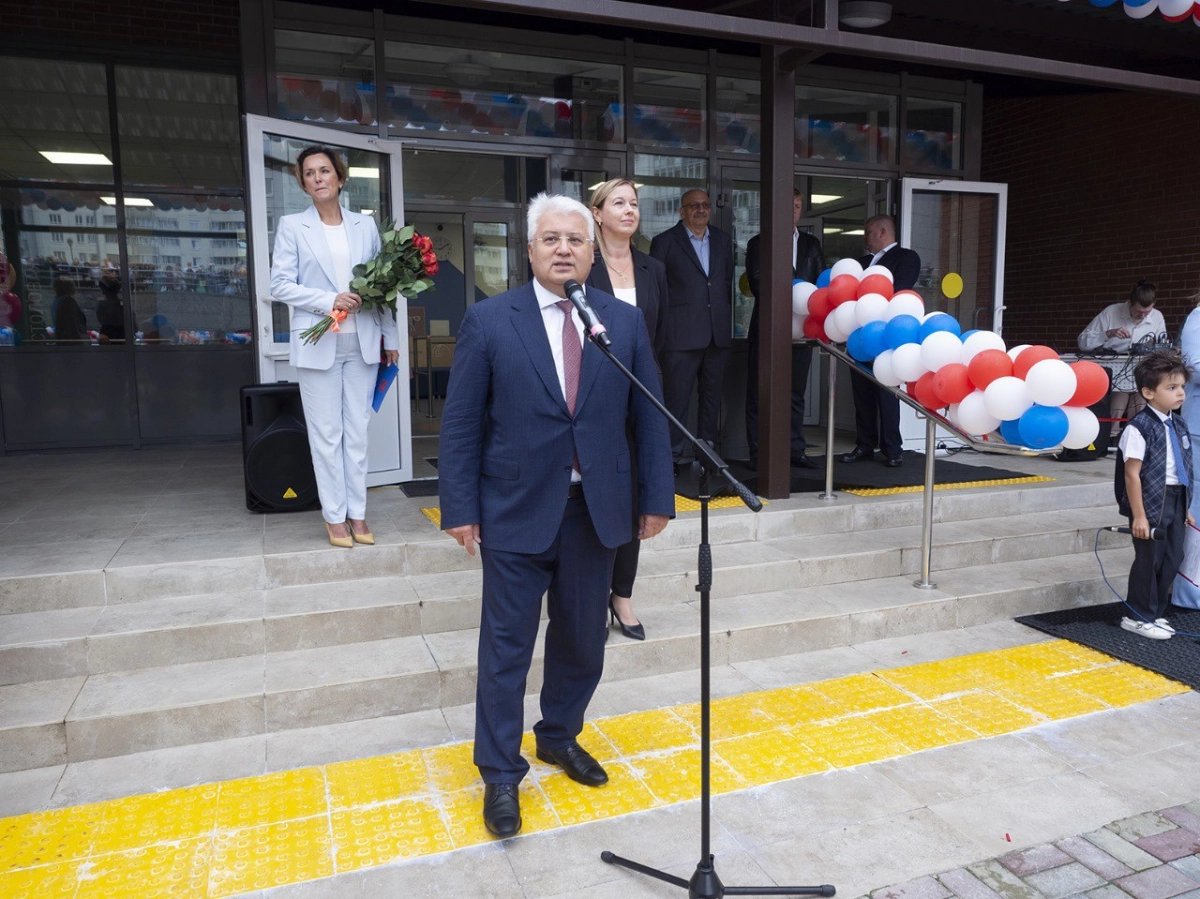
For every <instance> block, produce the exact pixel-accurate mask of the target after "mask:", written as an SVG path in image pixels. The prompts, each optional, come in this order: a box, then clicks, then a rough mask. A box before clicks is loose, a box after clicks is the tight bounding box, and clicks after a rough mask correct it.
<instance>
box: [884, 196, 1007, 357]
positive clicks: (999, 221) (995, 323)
mask: <svg viewBox="0 0 1200 899" xmlns="http://www.w3.org/2000/svg"><path fill="white" fill-rule="evenodd" d="M900 188H901V199H900V235H901V236H900V244H901V246H904V247H908V245H909V239H910V235H911V234H912V209H913V194H914V193H915V192H917V191H920V192H922V193H937V192H939V191H940V192H944V193H961V194H992V195H994V196H995V197H996V278H995V284H994V285H993V287H994V294H993V295H994V296H995V301H994V302H993V304H992V330H993V331H995V332H996V333H997V334H1002V333H1003V332H1002V330H1001V328H1002V326H1003V324H1004V242H1005V231H1006V229H1007V227H1008V185H1007V184H1001V183H999V182H994V181H950V180H947V179H945V178H933V179H928V178H901V179H900ZM973 326H974V325H972V327H973Z"/></svg>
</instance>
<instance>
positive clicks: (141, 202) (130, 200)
mask: <svg viewBox="0 0 1200 899" xmlns="http://www.w3.org/2000/svg"><path fill="white" fill-rule="evenodd" d="M100 199H101V200H103V201H104V202H105V203H107V204H108V205H109V206H116V205H117V198H116V197H101V198H100ZM125 205H126V206H153V205H154V203H153V202H151V201H150V200H147V199H146V198H145V197H126V198H125Z"/></svg>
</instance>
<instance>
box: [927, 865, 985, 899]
mask: <svg viewBox="0 0 1200 899" xmlns="http://www.w3.org/2000/svg"><path fill="white" fill-rule="evenodd" d="M938 880H940V881H941V882H942V885H943V886H945V887H946V888H947V889H948V890H950V892H952V893H953V894H954V895H955V896H957V897H958V899H999V894H998V893H997V892H996V891H995V890H993V889H992V888H991V887H988V886H986V885H984V884H983V882H982V881H980V879H979V878H978V877H976V876H975V875H974V874H972V873H971V872H970V871H968V870H967V869H966V868H955V869H954V870H953V871H946V872H945V873H944V874H939V875H938Z"/></svg>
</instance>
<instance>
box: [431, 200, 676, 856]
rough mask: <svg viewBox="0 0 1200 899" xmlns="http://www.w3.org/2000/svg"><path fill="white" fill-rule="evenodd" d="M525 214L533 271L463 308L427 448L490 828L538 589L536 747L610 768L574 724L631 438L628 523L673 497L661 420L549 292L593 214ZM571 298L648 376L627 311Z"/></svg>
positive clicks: (581, 274)
mask: <svg viewBox="0 0 1200 899" xmlns="http://www.w3.org/2000/svg"><path fill="white" fill-rule="evenodd" d="M528 227H529V230H528V234H529V262H530V265H531V267H532V269H533V277H534V280H533V282H531V283H530V284H527V285H525V286H524V287H521V288H518V289H516V290H511V291H508V292H507V293H502V294H499V295H497V296H494V297H492V298H490V299H487V300H484V301H483V302H480V303H476V304H475V305H473V306H471V307H469V308H468V309H467V312H466V315H465V316H464V317H463V321H462V325H461V327H460V328H459V331H458V340H457V344H456V346H455V351H454V364H453V366H452V367H451V369H450V381H449V387H448V391H447V396H446V406H445V411H444V412H443V415H442V430H441V440H440V444H439V450H438V476H439V495H440V500H441V513H442V528H443V529H444V530H445V531H446V532H447V533H449V534H450V535H451V536H452V537H454V539H455V540H457V541H458V543H459V544H460V545H462V546H465V547H466V549H467V552H469V553H470V554H471V555H474V554H475V547H476V545H478V546H479V547H480V553H481V556H482V562H483V614H482V620H481V624H480V631H479V673H478V680H477V685H476V705H475V764H476V765H477V766H478V767H479V772H480V775H481V776H482V777H483V781H484V784H485V788H484V802H483V819H484V823H485V824H486V825H487V828H488V830H489V831H491V832H492V833H493V834H495V835H496V836H501V837H505V836H511V835H513V834H515V833H517V832H518V831H519V830H520V828H521V813H520V800H519V792H518V786H517V785H518V784H519V783H520V781H521V779H522V778H523V777H524V776H525V773H526V772H527V771H528V770H529V763H528V762H526V761H525V759H524V758H522V756H521V731H522V729H523V727H524V719H523V700H524V697H525V680H526V675H527V674H528V671H529V665H530V662H531V660H532V658H533V650H534V644H535V643H536V640H537V632H538V623H539V618H540V615H541V607H542V596H543V595H546V596H547V598H548V605H547V609H548V613H549V625H548V628H547V631H546V646H545V671H544V678H543V685H542V693H541V711H542V719H541V720H540V721H539V722H538V723H537V724H535V725H534V728H533V732H534V736H535V738H536V741H537V757H538V758H539V759H540V760H541V761H543V762H547V763H550V764H553V765H558V766H560V767H562V768H563V770H564V771H565V772H566V774H567V775H568V776H569V777H571V778H572V779H574V780H577V781H579V782H580V783H583V784H587V785H589V786H601V785H603V784H604V783H606V782H607V781H608V775H607V774H606V773H605V771H604V769H603V768H602V767H601V766H600V764H599V763H598V762H597V761H596V760H595V759H594V758H592V756H591V755H589V754H588V753H587V751H586V750H584V749H583V748H582V747H581V746H580V745H579V744H578V742H576V738H577V737H578V735H579V733H580V731H581V730H582V729H583V718H584V713H585V711H586V710H587V706H588V703H589V702H590V700H591V698H592V693H593V692H594V691H595V689H596V685H597V683H599V681H600V675H601V673H602V671H603V668H604V638H605V635H606V633H607V629H606V620H605V617H606V613H607V603H608V587H609V582H610V580H611V576H612V565H613V557H614V555H615V552H616V548H617V547H618V546H620V545H621V544H623V543H627V542H628V541H629V540H630V539H632V537H633V520H634V515H633V483H632V475H631V474H630V472H631V462H632V460H631V455H632V453H633V452H635V451H636V452H637V454H638V456H637V466H636V470H637V472H638V487H639V492H638V496H639V502H640V510H639V511H640V513H641V514H640V518H639V519H638V536H639V537H641V538H642V539H643V540H644V539H648V538H650V537H653V536H654V535H655V534H657V533H658V532H659V531H661V530H662V529H663V528H664V527H665V526H666V524H667V520H668V519H669V518H670V517H672V516H673V515H674V513H675V497H674V483H673V480H672V477H671V452H670V445H669V443H668V438H667V427H666V422H665V421H664V419H663V418H662V416H661V415H660V414H659V413H658V411H657V410H656V409H654V407H653V406H651V405H650V403H649V401H648V400H646V399H645V397H643V396H642V395H641V394H640V393H638V392H636V391H635V390H634V389H633V388H632V386H631V385H630V384H629V382H628V381H627V380H626V378H625V376H624V375H623V374H621V372H620V371H619V370H618V369H617V368H616V366H614V365H612V364H611V363H610V362H609V361H608V360H607V359H605V358H604V357H603V355H602V354H601V352H600V351H599V350H598V349H597V348H596V347H595V346H593V345H591V344H589V343H588V342H587V341H584V340H583V325H582V322H580V320H579V315H578V313H577V312H574V311H573V310H572V307H571V304H570V302H569V301H568V300H566V299H565V296H566V292H565V287H564V285H565V284H566V282H568V281H571V280H574V281H578V282H579V283H581V284H582V283H584V282H585V281H586V280H587V276H588V272H589V271H590V270H591V266H592V242H593V238H594V232H593V227H594V226H593V220H592V216H591V214H590V213H589V212H588V210H587V208H586V207H584V206H583V205H582V204H580V203H578V202H576V201H575V200H571V199H569V198H567V197H562V196H547V195H545V194H542V195H539V196H538V197H537V198H535V199H534V200H533V202H532V203H531V204H530V206H529V213H528ZM587 299H588V303H589V304H590V305H591V306H592V307H593V309H595V311H596V313H597V315H598V316H599V318H600V320H601V321H602V322H604V324H605V325H606V326H607V329H608V333H609V335H610V336H611V338H612V350H613V353H614V354H615V355H616V356H617V358H618V359H620V360H621V362H623V363H624V364H625V366H626V367H627V368H629V369H630V370H631V371H632V372H633V373H634V374H635V375H637V377H638V378H639V379H640V380H641V381H642V382H643V383H644V384H646V385H647V386H648V387H650V389H651V390H653V391H656V392H657V390H658V372H657V367H656V365H655V361H654V354H653V352H652V350H651V346H650V338H649V335H648V334H647V332H646V324H645V320H644V318H643V316H642V314H641V312H640V311H639V310H638V309H636V308H635V307H633V306H629V305H626V304H625V303H622V302H621V301H620V300H618V299H616V298H615V297H612V296H609V295H608V294H605V293H602V292H601V291H599V290H596V289H595V288H592V289H591V290H588V291H587ZM627 423H628V424H629V425H630V426H631V428H632V433H633V435H634V443H633V445H632V446H631V445H630V444H629V443H628V441H627V440H626V426H627Z"/></svg>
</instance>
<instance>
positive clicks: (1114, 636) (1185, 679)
mask: <svg viewBox="0 0 1200 899" xmlns="http://www.w3.org/2000/svg"><path fill="white" fill-rule="evenodd" d="M1127 614H1129V610H1128V609H1127V607H1126V606H1125V604H1124V603H1119V602H1110V603H1106V604H1105V605H1102V606H1084V607H1083V608H1079V609H1063V610H1062V611H1061V612H1045V613H1043V614H1041V615H1023V616H1021V617H1020V618H1018V619H1016V620H1017V621H1019V622H1020V623H1021V624H1024V625H1028V626H1029V627H1032V628H1036V629H1037V630H1039V631H1042V632H1043V633H1046V634H1049V635H1050V636H1052V637H1060V638H1062V639H1063V640H1070V641H1072V642H1073V643H1082V644H1083V645H1084V646H1090V647H1091V648H1092V649H1095V650H1097V651H1099V652H1102V653H1104V654H1105V655H1110V656H1112V657H1113V658H1116V659H1120V660H1121V661H1123V662H1130V663H1132V664H1134V665H1138V666H1140V667H1142V668H1148V669H1149V670H1151V671H1154V672H1156V673H1158V674H1161V675H1162V676H1163V677H1169V678H1171V680H1176V681H1179V682H1180V683H1181V684H1187V685H1188V686H1189V687H1191V688H1192V689H1194V690H1200V639H1197V638H1196V637H1189V636H1186V634H1200V610H1197V609H1180V608H1176V607H1175V606H1172V607H1171V610H1170V611H1169V612H1168V613H1167V619H1168V620H1169V621H1170V622H1171V626H1172V627H1173V628H1175V630H1176V631H1177V632H1178V633H1176V634H1175V636H1174V637H1172V638H1171V639H1170V640H1150V639H1147V638H1146V637H1140V636H1138V635H1137V634H1131V633H1130V632H1129V631H1125V630H1122V629H1121V616H1123V615H1127ZM1185 632H1186V634H1185Z"/></svg>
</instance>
